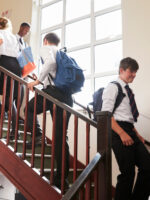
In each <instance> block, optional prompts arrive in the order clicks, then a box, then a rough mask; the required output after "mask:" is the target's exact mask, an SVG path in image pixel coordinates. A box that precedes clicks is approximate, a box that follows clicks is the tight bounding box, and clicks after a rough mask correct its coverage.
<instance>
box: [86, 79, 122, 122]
mask: <svg viewBox="0 0 150 200" xmlns="http://www.w3.org/2000/svg"><path fill="white" fill-rule="evenodd" d="M111 83H114V84H116V85H117V87H118V95H117V98H116V102H115V105H114V109H113V112H112V113H114V111H115V110H116V108H117V107H118V106H119V105H120V103H121V102H122V100H123V98H124V97H125V96H126V95H125V94H124V93H123V91H122V87H121V85H120V84H119V83H118V82H117V81H112V82H111ZM103 91H104V87H102V88H99V89H98V90H97V91H96V92H94V94H93V102H92V103H90V105H92V106H93V112H94V120H95V121H96V111H101V109H102V104H103V100H102V96H103Z"/></svg>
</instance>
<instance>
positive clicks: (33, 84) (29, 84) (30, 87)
mask: <svg viewBox="0 0 150 200" xmlns="http://www.w3.org/2000/svg"><path fill="white" fill-rule="evenodd" d="M38 84H40V81H39V80H38V79H37V80H36V81H32V82H30V83H28V88H29V89H30V90H31V91H32V92H33V90H34V89H33V87H34V86H36V85H38Z"/></svg>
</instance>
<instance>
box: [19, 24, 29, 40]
mask: <svg viewBox="0 0 150 200" xmlns="http://www.w3.org/2000/svg"><path fill="white" fill-rule="evenodd" d="M30 28H31V26H30V24H29V23H27V22H23V23H22V24H21V25H20V29H19V32H18V35H20V36H21V37H24V36H26V35H27V34H28V33H29V31H30Z"/></svg>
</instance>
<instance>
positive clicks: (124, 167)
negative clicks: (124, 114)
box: [112, 122, 150, 200]
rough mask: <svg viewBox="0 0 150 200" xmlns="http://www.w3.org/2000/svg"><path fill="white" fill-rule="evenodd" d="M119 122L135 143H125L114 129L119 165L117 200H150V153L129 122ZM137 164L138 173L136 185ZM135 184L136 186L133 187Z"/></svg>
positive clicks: (114, 143)
mask: <svg viewBox="0 0 150 200" xmlns="http://www.w3.org/2000/svg"><path fill="white" fill-rule="evenodd" d="M118 124H119V125H120V126H121V127H122V128H123V129H124V130H125V131H126V133H128V135H130V136H131V137H132V139H133V140H134V144H133V145H131V146H125V145H123V143H122V141H121V139H120V137H119V136H118V135H117V134H116V133H115V132H114V131H112V148H113V151H114V154H115V157H116V160H117V163H118V166H119V170H120V172H121V173H120V175H118V177H117V185H116V194H115V200H148V197H149V195H150V154H149V152H148V151H147V149H146V148H145V146H144V144H143V143H142V142H141V141H140V140H139V138H138V137H137V136H136V133H135V132H134V131H133V128H134V127H133V125H132V124H130V123H128V122H118ZM135 166H137V167H138V175H137V179H136V182H135V185H134V178H135ZM133 185H134V187H133Z"/></svg>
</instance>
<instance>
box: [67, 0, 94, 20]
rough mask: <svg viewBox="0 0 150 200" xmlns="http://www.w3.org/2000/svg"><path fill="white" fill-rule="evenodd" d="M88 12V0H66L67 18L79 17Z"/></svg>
mask: <svg viewBox="0 0 150 200" xmlns="http://www.w3.org/2000/svg"><path fill="white" fill-rule="evenodd" d="M89 13H90V0H67V4H66V18H67V20H70V19H73V18H77V17H81V16H83V15H86V14H89Z"/></svg>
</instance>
